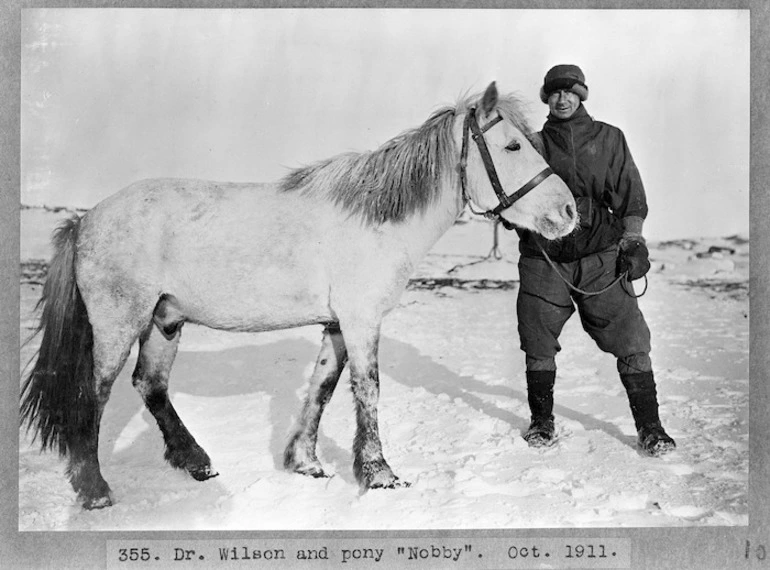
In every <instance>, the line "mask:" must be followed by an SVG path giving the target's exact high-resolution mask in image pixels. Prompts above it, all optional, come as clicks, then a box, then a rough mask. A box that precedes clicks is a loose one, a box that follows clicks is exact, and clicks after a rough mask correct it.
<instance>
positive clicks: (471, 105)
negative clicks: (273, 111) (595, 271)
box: [21, 83, 576, 509]
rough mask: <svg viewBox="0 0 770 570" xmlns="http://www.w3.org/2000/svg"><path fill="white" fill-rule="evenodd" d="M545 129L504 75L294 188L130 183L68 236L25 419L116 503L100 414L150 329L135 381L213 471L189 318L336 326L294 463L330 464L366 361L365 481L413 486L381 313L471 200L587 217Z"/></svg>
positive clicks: (551, 228)
mask: <svg viewBox="0 0 770 570" xmlns="http://www.w3.org/2000/svg"><path fill="white" fill-rule="evenodd" d="M529 133H530V129H529V128H528V127H527V125H526V122H525V120H524V117H523V114H522V112H521V110H520V104H519V103H518V102H517V100H516V99H515V98H514V97H512V96H505V97H499V96H498V92H497V89H496V87H495V84H494V83H492V84H491V85H490V86H489V87H488V88H487V90H486V91H485V92H484V93H483V95H481V96H475V97H471V98H468V99H466V100H464V101H461V102H460V103H459V104H458V105H457V107H456V108H446V109H442V110H440V111H438V112H436V113H435V114H433V115H432V116H431V117H430V118H429V119H428V120H427V121H426V122H425V123H424V124H423V125H421V126H420V127H418V128H416V129H414V130H411V131H408V132H405V133H403V134H401V135H399V136H397V137H396V138H394V139H392V140H390V141H388V142H387V143H385V144H384V145H383V146H382V147H380V148H379V149H377V150H375V151H373V152H368V153H362V154H354V153H350V154H343V155H340V156H336V157H334V158H331V159H328V160H325V161H321V162H319V163H317V164H313V165H311V166H308V167H305V168H300V169H297V170H295V171H293V172H291V173H290V174H289V175H288V176H287V177H286V178H284V179H283V180H282V181H280V182H278V183H276V184H265V185H263V184H235V183H223V182H210V181H201V180H177V179H155V180H144V181H141V182H137V183H135V184H132V185H131V186H129V187H127V188H125V189H123V190H121V191H119V192H117V193H116V194H114V195H113V196H111V197H109V198H107V199H105V200H104V201H103V202H101V203H99V204H98V205H97V206H95V207H94V208H93V209H92V210H90V211H89V212H87V213H86V214H85V215H84V216H83V217H82V218H81V219H77V218H74V219H71V220H69V221H67V222H66V223H65V224H63V225H62V226H61V227H60V228H59V229H58V230H57V232H56V233H55V236H54V242H55V248H56V254H55V256H54V258H53V260H52V261H51V264H50V268H49V275H48V279H47V281H46V284H45V287H44V290H43V296H42V298H41V301H40V304H41V306H42V307H43V310H42V316H41V322H40V326H39V330H40V331H42V332H43V337H42V341H41V347H40V351H39V354H38V358H37V361H36V363H35V365H34V367H33V368H32V370H31V372H30V375H29V377H28V378H27V379H26V381H25V383H24V386H23V389H22V402H21V422H22V423H24V422H26V423H27V425H28V429H29V428H32V429H33V430H34V432H35V434H36V436H39V437H40V439H41V444H42V447H43V448H44V449H46V448H55V449H58V451H59V452H60V454H61V455H62V456H67V457H68V460H69V463H68V476H69V479H70V482H71V483H72V486H73V488H74V489H75V491H76V492H77V494H78V496H79V499H80V501H81V502H82V503H83V505H84V507H85V508H89V509H91V508H100V507H106V506H109V505H111V504H112V498H111V493H110V488H109V486H108V485H107V483H106V481H105V480H104V479H103V477H102V474H101V471H100V468H99V459H98V441H99V423H100V419H101V416H102V413H103V410H104V406H105V404H106V403H107V400H108V398H109V396H110V390H111V387H112V384H113V382H114V380H115V378H116V376H117V375H118V373H119V372H120V370H121V368H122V367H123V365H124V363H125V361H126V358H127V356H128V354H129V351H130V349H131V347H132V345H133V344H134V343H135V342H136V341H137V340H138V341H139V344H140V350H139V356H138V360H137V364H136V369H135V370H134V373H133V384H134V386H135V387H136V389H137V390H138V391H139V393H140V394H141V396H142V398H143V399H144V402H145V404H146V406H147V408H148V409H149V411H150V412H151V413H152V414H153V416H154V417H155V419H156V420H157V422H158V425H159V427H160V430H161V432H162V433H163V437H164V439H165V446H166V453H165V456H166V459H167V460H168V461H169V462H170V463H171V465H172V466H174V467H176V468H180V469H184V470H186V471H187V472H188V473H190V475H192V476H193V477H194V478H195V479H198V480H205V479H208V478H210V477H213V476H215V475H217V473H216V472H215V471H214V470H213V469H212V467H211V460H210V459H209V456H208V455H207V454H206V452H205V451H204V450H203V449H202V448H201V447H200V446H199V445H198V444H197V443H196V442H195V439H194V438H193V437H192V436H191V435H190V433H189V432H188V431H187V428H185V426H184V424H183V423H182V421H181V420H180V419H179V417H178V415H177V414H176V411H175V410H174V407H173V406H172V404H171V402H170V400H169V398H168V377H169V371H170V369H171V365H172V363H173V360H174V356H175V354H176V351H177V346H178V344H179V340H180V337H181V328H182V325H183V324H184V323H185V322H191V323H197V324H200V325H205V326H207V327H211V328H215V329H222V330H228V331H267V330H275V329H284V328H289V327H298V326H303V325H309V324H320V325H323V327H324V334H323V342H322V347H321V352H320V354H319V356H318V360H317V362H316V367H315V370H314V372H313V374H312V376H311V378H310V381H309V383H310V387H309V390H308V394H307V399H306V401H305V404H304V407H303V409H302V411H301V414H300V416H299V419H298V422H297V424H296V426H295V428H294V431H293V435H292V436H291V438H290V440H289V442H288V445H287V448H286V451H285V455H284V462H285V466H286V468H287V469H289V470H293V471H296V472H298V473H303V474H306V475H311V476H315V477H321V476H324V475H325V473H324V470H323V467H322V466H321V464H320V463H319V461H318V459H317V458H316V453H315V447H316V438H317V429H318V424H319V421H320V418H321V414H322V412H323V409H324V406H325V404H326V403H327V402H328V401H329V398H330V397H331V395H332V392H333V391H334V388H335V386H336V384H337V380H338V378H339V376H340V373H341V372H342V369H343V367H344V366H345V364H346V363H348V364H349V365H350V381H351V385H352V390H353V394H354V398H355V407H356V420H357V430H356V436H355V443H354V451H353V453H354V471H355V474H356V478H357V480H358V481H359V483H360V485H361V486H362V487H364V488H374V487H395V486H399V485H405V484H406V483H404V482H402V481H401V480H399V479H398V477H396V475H395V474H394V473H393V471H392V470H391V468H390V467H389V466H388V464H387V462H386V461H385V458H384V457H383V452H382V446H381V443H380V437H379V432H378V429H379V428H378V423H377V402H378V398H379V377H378V363H377V348H378V341H379V332H380V323H381V321H382V318H383V316H384V315H385V314H386V313H387V312H388V311H389V310H390V309H391V308H393V307H394V306H395V305H396V303H397V301H398V299H399V296H400V295H401V293H402V291H403V290H404V288H405V286H406V284H407V281H408V279H409V276H410V274H411V273H412V272H413V270H414V269H415V267H416V266H417V265H418V263H419V262H420V259H421V258H422V257H423V256H424V255H425V253H426V252H427V251H428V250H429V249H430V248H431V246H432V245H433V244H434V243H435V242H436V241H437V240H438V238H439V237H440V236H441V235H442V234H443V233H444V232H446V231H447V230H448V229H449V228H450V227H451V226H452V224H453V223H454V221H455V219H456V218H457V216H458V215H459V214H460V212H461V211H462V209H463V207H464V206H465V204H466V203H467V202H468V201H470V202H472V203H473V204H474V205H475V206H476V207H478V208H481V209H482V210H484V211H486V212H487V214H488V215H489V216H490V217H499V218H502V219H503V220H504V221H505V223H506V224H516V225H518V226H520V227H522V228H527V229H530V230H533V231H535V232H538V233H540V234H542V235H543V236H545V237H546V238H549V239H553V238H558V237H560V236H563V235H566V234H568V233H569V232H570V231H572V229H573V228H574V226H575V221H576V220H575V218H576V213H575V203H574V201H573V198H572V195H571V193H570V191H569V190H568V189H567V187H566V186H565V184H564V183H563V182H562V181H561V180H560V179H559V178H558V177H557V176H551V175H550V170H549V169H547V165H546V164H545V162H544V161H543V159H542V158H541V157H540V155H539V154H538V153H537V152H536V151H535V150H534V148H533V147H532V146H531V145H530V143H529V142H528V140H527V135H528V134H529ZM470 137H473V140H474V142H475V144H471V143H470ZM506 188H511V189H519V191H518V192H517V193H514V194H506V193H505V191H504V190H503V189H506ZM533 189H534V190H533ZM530 190H533V191H532V192H529V191H530Z"/></svg>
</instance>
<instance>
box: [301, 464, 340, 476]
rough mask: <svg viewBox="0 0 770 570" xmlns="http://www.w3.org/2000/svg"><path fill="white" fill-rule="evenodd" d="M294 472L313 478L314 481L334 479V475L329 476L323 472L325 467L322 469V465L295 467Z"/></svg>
mask: <svg viewBox="0 0 770 570" xmlns="http://www.w3.org/2000/svg"><path fill="white" fill-rule="evenodd" d="M293 471H294V472H295V473H299V474H300V475H305V476H306V477H313V478H314V479H330V478H331V477H332V475H329V474H328V473H327V472H326V471H324V470H323V467H321V465H320V464H318V465H305V466H303V467H295V468H294V469H293Z"/></svg>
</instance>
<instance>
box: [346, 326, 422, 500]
mask: <svg viewBox="0 0 770 570" xmlns="http://www.w3.org/2000/svg"><path fill="white" fill-rule="evenodd" d="M343 331H344V334H345V343H346V345H347V348H348V355H349V359H350V384H351V388H352V391H353V398H354V401H355V407H356V435H355V439H354V442H353V472H354V473H355V476H356V480H357V481H358V483H359V484H360V485H361V487H363V488H365V489H376V488H380V487H386V488H394V487H408V486H409V483H407V482H406V481H401V480H400V479H399V478H398V477H396V475H395V474H394V473H393V470H392V469H391V468H390V466H389V465H388V463H387V462H386V461H385V457H384V456H383V453H382V443H381V442H380V433H379V427H378V420H377V404H378V402H379V398H380V378H379V368H378V364H377V351H378V345H379V336H380V332H379V326H376V327H372V328H366V327H348V328H343Z"/></svg>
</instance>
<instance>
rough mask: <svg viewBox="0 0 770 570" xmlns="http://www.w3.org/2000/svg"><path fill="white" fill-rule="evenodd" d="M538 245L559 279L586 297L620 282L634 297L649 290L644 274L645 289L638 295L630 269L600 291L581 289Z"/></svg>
mask: <svg viewBox="0 0 770 570" xmlns="http://www.w3.org/2000/svg"><path fill="white" fill-rule="evenodd" d="M537 246H538V247H539V248H540V251H541V252H542V253H543V255H544V256H545V260H546V261H547V262H548V265H550V266H551V269H553V270H554V271H555V272H556V275H558V276H559V279H561V280H562V281H563V282H564V284H565V285H566V286H567V287H569V288H570V289H572V290H573V291H575V292H576V293H580V294H581V295H585V296H586V297H595V296H597V295H601V294H602V293H606V292H607V291H609V290H610V289H612V288H613V287H614V286H615V285H617V284H618V283H620V286H621V287H623V291H625V292H626V295H628V296H629V297H633V298H634V299H638V298H639V297H641V296H642V295H644V294H645V293H646V292H647V286H648V285H649V282H648V281H647V276H646V275H645V276H644V289H643V290H642V292H641V293H640V294H639V295H637V294H636V292H635V291H634V290H633V288H632V286H631V281H630V280H629V279H628V271H624V272H623V273H621V274H620V275H619V276H618V277H617V278H616V279H615V280H614V281H613V282H612V283H610V284H609V285H607V286H606V287H604V288H603V289H599V290H598V291H585V290H583V289H580V288H579V287H575V286H574V285H573V284H572V283H570V282H569V281H567V280H566V279H565V278H564V276H563V275H562V274H561V271H559V269H558V267H556V264H555V263H554V262H553V261H552V260H551V258H550V257H549V256H548V254H547V253H546V252H545V249H543V246H542V245H540V243H538V244H537Z"/></svg>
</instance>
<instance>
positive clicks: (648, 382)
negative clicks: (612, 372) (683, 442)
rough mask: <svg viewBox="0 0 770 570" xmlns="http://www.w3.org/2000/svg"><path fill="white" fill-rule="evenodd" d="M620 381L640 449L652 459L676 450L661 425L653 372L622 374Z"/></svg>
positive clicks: (673, 442) (674, 443)
mask: <svg viewBox="0 0 770 570" xmlns="http://www.w3.org/2000/svg"><path fill="white" fill-rule="evenodd" d="M620 380H621V382H623V386H624V387H625V388H626V393H627V394H628V403H629V404H630V406H631V414H632V415H633V416H634V422H635V424H636V433H637V442H636V443H637V446H638V447H639V449H640V450H641V451H642V452H643V453H645V454H647V455H649V456H652V457H659V456H661V455H664V454H666V453H668V452H669V451H672V450H673V449H675V448H676V442H675V441H674V440H673V439H672V438H671V437H669V435H668V434H667V433H666V431H665V430H664V429H663V426H662V425H661V423H660V417H659V416H658V397H657V396H658V393H657V390H656V389H655V378H654V377H653V374H652V372H638V373H634V374H621V375H620Z"/></svg>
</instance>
